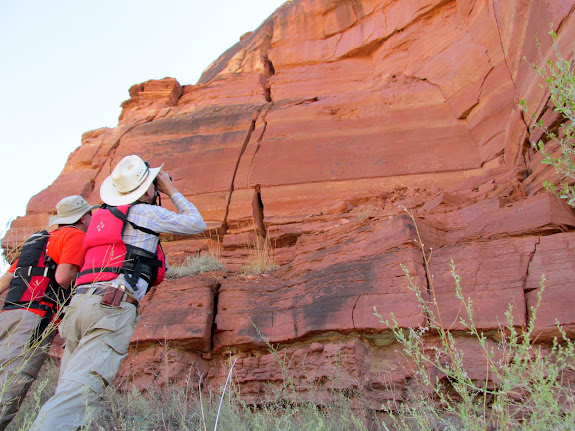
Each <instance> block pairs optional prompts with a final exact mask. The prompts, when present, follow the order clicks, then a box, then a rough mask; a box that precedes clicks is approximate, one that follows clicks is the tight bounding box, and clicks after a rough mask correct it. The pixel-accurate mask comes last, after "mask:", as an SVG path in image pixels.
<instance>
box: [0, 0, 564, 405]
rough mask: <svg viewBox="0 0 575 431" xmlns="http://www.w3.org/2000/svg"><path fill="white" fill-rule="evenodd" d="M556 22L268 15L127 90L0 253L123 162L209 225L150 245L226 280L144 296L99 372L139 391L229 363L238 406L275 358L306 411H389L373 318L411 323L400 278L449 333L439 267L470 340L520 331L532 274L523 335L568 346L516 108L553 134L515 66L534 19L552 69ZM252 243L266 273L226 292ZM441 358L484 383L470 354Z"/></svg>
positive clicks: (546, 219) (475, 10)
mask: <svg viewBox="0 0 575 431" xmlns="http://www.w3.org/2000/svg"><path fill="white" fill-rule="evenodd" d="M574 5H575V1H572V0H565V1H561V2H545V1H536V0H522V1H512V2H509V1H502V0H493V1H487V0H484V1H481V0H471V1H455V0H447V1H445V0H441V1H440V0H425V1H424V0H418V1H409V2H405V1H402V2H399V1H391V0H353V1H352V0H334V1H324V0H292V1H290V2H286V3H285V4H284V5H283V6H282V7H281V8H279V9H278V10H277V11H276V12H275V13H274V14H273V15H272V16H271V17H270V18H269V19H268V20H266V21H265V22H264V23H263V24H262V25H261V26H260V27H259V28H258V29H256V30H255V31H254V32H252V33H250V34H248V35H246V36H245V37H243V38H242V40H241V41H240V42H238V44H236V45H235V46H234V47H232V48H230V49H229V50H228V51H226V52H225V53H224V54H223V55H222V56H221V57H220V58H218V59H217V60H216V61H215V62H214V63H213V64H212V65H211V66H210V68H208V69H207V70H206V71H205V72H204V74H203V76H202V78H201V79H200V81H199V82H198V83H197V84H196V85H184V86H182V85H181V84H180V83H178V81H177V80H176V79H173V78H166V79H163V80H159V81H148V82H145V83H141V84H136V85H134V86H133V87H132V88H131V89H130V99H129V100H127V101H125V102H124V103H123V104H122V107H123V112H122V115H121V117H120V121H119V124H118V126H117V127H115V128H112V129H99V130H95V131H91V132H87V133H86V134H84V136H83V137H82V145H81V146H80V147H79V148H78V149H77V150H76V151H75V152H74V153H73V154H72V155H71V156H70V158H69V160H68V163H67V164H66V167H65V168H64V171H63V172H62V174H61V175H60V177H59V178H58V179H57V180H56V181H55V182H54V184H53V185H52V186H50V187H49V188H47V189H46V190H44V191H43V192H41V193H40V194H38V195H37V196H34V197H33V198H32V199H31V200H30V203H29V205H28V211H27V215H26V216H25V217H23V218H20V219H18V220H16V221H14V222H13V224H12V230H11V231H10V233H9V235H8V236H7V237H6V238H5V239H4V242H5V244H8V245H10V243H12V244H13V243H17V242H18V241H19V240H21V239H22V238H24V237H25V235H26V234H27V233H28V232H30V231H31V230H34V229H37V228H40V227H43V225H44V224H45V223H46V222H47V220H48V218H49V213H50V211H51V210H52V208H54V206H55V204H56V202H57V201H58V200H59V199H60V198H61V197H62V196H65V195H70V194H82V195H83V196H84V197H86V198H87V199H88V201H90V202H91V203H96V202H99V193H98V190H99V187H100V184H101V183H102V181H103V179H104V178H105V177H106V176H108V175H109V174H110V169H111V167H112V166H114V165H115V164H116V163H117V162H118V161H119V160H120V159H121V158H122V157H124V156H125V155H128V154H132V153H137V154H139V155H141V156H142V157H143V158H144V159H146V160H149V161H150V162H151V164H152V165H159V164H160V163H165V165H164V166H165V169H166V170H167V171H168V172H169V173H170V174H171V176H172V177H173V179H174V181H175V184H176V186H177V187H178V189H179V190H180V191H182V192H183V194H184V195H185V196H186V197H188V198H189V199H190V200H191V201H192V202H194V203H195V204H196V205H197V207H198V208H199V210H200V211H201V213H202V214H203V215H204V217H205V219H206V221H207V222H208V226H209V231H208V232H206V234H205V235H199V236H197V237H195V238H191V239H190V238H165V247H166V250H167V251H168V254H169V255H170V256H171V257H172V259H173V260H172V262H175V263H178V262H181V261H183V259H184V257H185V256H186V255H190V254H194V253H196V252H200V253H210V252H212V253H213V252H214V250H217V254H219V255H220V256H221V258H222V260H223V261H224V263H225V264H226V265H227V267H228V270H229V271H228V272H226V273H221V272H219V273H214V274H211V275H210V274H208V275H203V276H197V277H186V278H182V279H179V280H171V281H167V282H165V283H164V284H163V285H161V286H160V287H158V288H157V289H155V290H154V291H153V292H152V293H153V294H152V295H150V296H149V297H148V298H147V299H145V302H144V304H143V307H142V311H143V313H142V319H141V321H140V323H139V326H138V328H137V330H136V333H135V335H134V339H133V343H132V351H131V353H130V357H129V359H128V360H127V361H126V362H125V365H124V367H123V368H122V373H121V374H122V375H121V377H122V378H124V379H128V380H130V381H134V382H135V383H136V384H137V385H138V386H140V387H142V388H145V387H147V386H148V385H149V384H150V383H151V382H152V381H158V382H160V383H162V382H167V381H175V382H177V383H178V384H190V382H192V381H193V384H194V385H196V384H197V383H198V382H200V381H201V382H202V384H204V385H205V387H211V388H217V387H219V385H221V384H222V383H223V382H224V381H225V378H226V376H227V372H228V370H229V366H230V361H231V358H235V357H237V358H239V359H238V361H237V363H236V366H235V375H236V379H237V383H238V384H239V385H240V387H241V393H242V395H243V396H245V398H246V399H247V400H248V401H249V402H254V403H257V402H259V401H261V399H260V397H261V396H262V394H263V392H264V389H265V388H266V384H267V382H275V383H277V382H280V381H282V379H283V378H284V376H283V375H282V369H281V367H280V365H279V364H278V355H277V353H279V355H283V356H282V357H284V358H288V359H289V360H287V362H286V364H288V368H289V370H290V372H291V373H292V375H293V377H294V380H295V381H296V382H297V385H298V386H297V387H298V390H299V391H301V392H302V393H303V392H305V390H306V389H305V388H306V384H307V383H309V382H319V383H318V385H319V386H318V387H319V388H320V389H319V390H320V391H321V390H325V394H328V391H327V389H328V388H329V384H328V383H326V381H328V382H332V384H334V385H335V384H336V383H333V382H338V383H337V385H339V387H342V388H350V389H361V390H364V389H365V391H366V393H368V394H369V395H368V396H369V399H370V400H371V401H372V402H373V403H374V405H381V403H382V402H383V400H392V401H393V400H396V401H397V400H399V399H401V397H402V393H403V390H404V389H405V387H406V385H408V384H409V383H408V382H409V379H410V376H411V372H412V371H411V369H410V367H409V366H408V364H407V363H406V361H405V358H404V357H403V355H402V354H401V353H398V351H399V352H400V349H399V347H398V345H397V343H395V342H394V341H393V337H392V334H391V333H390V331H389V329H388V326H387V325H386V324H384V323H382V322H381V321H380V319H379V318H377V317H375V316H374V313H373V308H374V307H376V308H377V311H378V313H379V314H380V315H381V316H382V317H384V319H389V318H390V314H391V313H393V314H394V316H395V318H396V320H397V322H398V323H399V325H400V326H401V327H414V326H415V327H417V326H419V325H421V326H425V325H426V324H427V319H428V317H429V316H427V315H426V314H425V313H423V312H422V308H421V305H420V304H419V303H418V301H417V300H416V297H415V295H414V293H413V292H412V291H411V290H410V289H409V288H408V287H409V283H408V280H407V278H406V277H405V274H404V272H403V270H402V268H401V267H400V264H403V265H404V266H405V269H406V270H407V271H408V272H409V273H410V274H411V276H412V277H413V283H414V284H415V285H417V286H419V288H420V289H421V291H422V295H423V297H424V298H426V299H429V300H435V301H436V305H433V309H434V310H435V311H436V312H437V311H439V313H440V315H441V317H442V320H443V323H444V325H445V326H446V327H450V328H452V329H455V330H458V329H462V328H461V326H460V323H459V317H461V312H462V309H461V304H460V303H459V301H458V300H457V299H456V297H455V282H454V279H453V277H452V276H451V273H450V271H451V267H450V261H451V260H453V262H454V265H455V268H456V271H457V273H458V274H459V275H460V276H461V277H462V281H461V288H462V292H463V294H464V295H465V296H466V297H470V298H471V299H472V300H473V303H474V308H475V323H476V324H477V326H478V328H479V329H480V330H482V331H485V332H486V333H489V334H492V335H493V334H496V333H497V331H498V329H499V327H500V325H501V324H503V323H504V322H505V311H507V310H508V308H509V306H512V316H513V321H514V324H515V325H517V326H523V325H525V324H526V323H527V321H528V319H530V317H531V316H530V313H529V312H528V310H529V309H530V307H531V306H532V305H533V304H534V303H535V302H536V301H537V293H538V291H539V290H540V289H541V286H540V279H541V276H542V275H543V274H545V275H546V283H545V292H544V294H543V300H542V305H541V308H540V311H539V313H538V316H537V331H538V332H539V335H540V337H541V338H540V340H541V341H545V340H549V339H550V337H553V336H555V335H557V331H556V329H555V327H554V322H555V318H558V319H559V321H560V322H561V323H562V324H564V325H566V329H567V330H568V331H569V333H570V334H573V333H575V332H574V330H573V328H575V312H574V311H573V306H572V305H573V300H572V298H573V297H574V296H573V289H574V283H575V267H574V264H573V263H572V262H574V257H575V256H574V254H575V251H574V250H575V237H574V235H575V232H574V228H575V216H574V214H573V210H572V209H571V208H569V207H568V206H567V205H566V204H565V203H564V202H562V201H560V200H558V199H556V198H554V197H551V196H550V195H548V194H547V193H546V192H545V191H544V190H543V188H542V184H543V181H544V180H556V178H555V176H554V172H553V170H552V169H551V168H549V166H545V165H542V164H541V163H540V160H541V156H539V155H537V154H535V153H533V151H532V150H531V149H530V147H529V144H528V142H529V140H530V139H531V140H536V139H538V138H539V137H540V134H537V132H536V131H534V132H533V133H532V130H531V129H530V126H531V125H532V124H533V121H534V120H533V119H532V118H531V117H530V116H527V115H526V114H524V113H523V112H521V111H520V110H519V109H518V107H517V106H518V103H519V101H520V100H521V99H526V100H527V102H528V104H529V107H530V111H531V112H535V113H536V117H537V118H540V119H541V120H542V121H543V122H544V124H547V125H551V124H553V123H554V122H555V121H556V120H557V117H556V115H555V114H554V113H553V111H552V110H551V109H549V107H548V98H549V95H548V94H547V93H546V92H545V90H544V89H543V88H541V86H540V84H541V81H540V80H539V79H538V78H537V76H536V74H535V73H534V72H533V70H532V69H531V67H530V66H529V64H528V63H527V62H526V61H524V60H523V57H526V58H527V60H528V61H530V62H533V63H536V64H537V63H540V62H541V61H542V59H543V60H545V59H546V58H552V56H553V50H552V48H551V41H550V39H549V38H548V37H546V34H547V31H548V28H549V23H550V22H553V23H554V26H555V29H556V30H557V35H558V39H557V44H558V46H559V48H560V49H561V51H562V52H563V53H571V52H573V48H575V42H574V41H575V25H574V22H573V19H574V18H573V13H574V12H573V7H574ZM537 39H539V41H540V43H541V48H540V49H541V57H540V56H539V53H538V52H537V47H536V40H537ZM166 206H167V207H168V208H172V207H171V206H170V203H169V202H168V203H167V204H166ZM404 208H406V209H408V210H409V211H410V212H411V213H412V214H413V219H412V218H411V217H410V216H409V215H408V214H407V212H405V210H404ZM262 236H267V244H270V245H271V248H272V251H271V252H270V253H271V254H272V255H273V256H274V258H275V261H276V263H277V264H279V268H278V269H277V270H276V271H275V272H272V273H271V274H268V275H265V276H261V275H245V274H243V273H242V271H241V268H242V266H245V265H246V264H247V263H248V261H249V258H250V254H251V253H252V252H253V251H254V249H256V248H257V247H256V246H255V245H256V244H261V243H262V240H261V237H262ZM264 243H266V241H264ZM421 243H423V247H421ZM422 249H423V252H422ZM423 253H425V256H426V258H428V259H429V272H427V271H426V267H425V264H424V263H425V260H424V254H423ZM434 342H436V340H435V341H434V340H433V337H430V339H429V343H430V345H432V344H433V343H434ZM458 342H459V343H460V344H461V346H462V349H464V351H465V358H466V360H467V361H469V364H470V367H471V368H470V370H471V371H470V372H471V373H473V375H474V376H475V377H474V378H476V379H478V380H481V379H485V376H484V374H483V373H484V371H483V370H484V369H485V366H484V364H483V363H482V359H481V356H480V355H479V354H478V352H479V350H478V349H477V348H476V347H477V346H476V345H474V344H473V343H472V342H471V341H470V340H468V339H466V338H461V339H459V341H458ZM267 343H272V344H273V345H274V346H277V347H276V348H277V349H278V352H276V354H274V353H271V352H270V349H269V344H267ZM336 368H337V373H336ZM189 376H192V377H189ZM338 376H339V377H338ZM342 376H343V378H342ZM190 379H191V380H190ZM338 379H339V380H338ZM322 388H323V389H322ZM326 396H327V395H326Z"/></svg>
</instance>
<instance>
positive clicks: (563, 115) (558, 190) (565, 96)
mask: <svg viewBox="0 0 575 431" xmlns="http://www.w3.org/2000/svg"><path fill="white" fill-rule="evenodd" d="M549 34H550V35H551V37H552V38H553V49H554V52H555V57H556V59H555V60H548V61H547V62H545V63H544V65H543V66H538V65H534V64H532V65H531V67H532V68H533V69H534V70H535V71H536V72H537V74H539V76H541V77H542V78H543V79H544V80H545V83H546V84H545V86H546V89H547V91H549V98H550V102H551V104H552V105H553V109H554V111H555V112H557V113H558V114H559V119H560V125H559V127H558V128H557V130H555V128H553V129H550V128H547V127H546V126H545V125H544V124H543V121H542V120H537V118H536V117H535V115H534V116H533V120H534V124H533V126H532V127H533V128H538V129H541V131H542V132H543V138H542V139H539V141H537V142H532V143H531V145H532V146H533V148H534V149H535V150H536V151H538V152H540V153H541V154H542V155H543V159H542V161H541V162H542V163H544V164H547V165H551V166H553V167H555V170H556V172H557V174H558V175H559V177H560V181H562V183H561V184H559V185H556V184H554V183H553V182H551V181H545V182H544V187H545V188H546V189H547V190H548V191H550V192H552V193H554V194H555V195H556V196H558V197H560V198H561V199H565V200H567V203H568V204H569V205H571V206H575V187H574V186H573V182H574V181H575V160H573V155H574V154H575V70H574V66H575V65H574V64H573V62H572V61H570V60H566V59H565V58H564V57H563V56H562V55H561V53H560V52H559V49H558V48H557V44H556V39H557V34H556V33H555V32H554V31H553V27H551V30H550V32H549ZM542 86H543V85H542ZM520 105H521V106H522V107H523V109H524V110H525V111H526V112H528V106H527V103H526V101H525V100H522V101H521V103H520ZM556 148H558V149H559V151H556Z"/></svg>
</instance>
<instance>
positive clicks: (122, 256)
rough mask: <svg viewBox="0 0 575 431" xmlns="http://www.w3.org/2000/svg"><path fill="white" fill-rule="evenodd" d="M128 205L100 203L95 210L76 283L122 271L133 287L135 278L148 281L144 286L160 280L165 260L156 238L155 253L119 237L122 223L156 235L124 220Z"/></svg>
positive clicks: (106, 277)
mask: <svg viewBox="0 0 575 431" xmlns="http://www.w3.org/2000/svg"><path fill="white" fill-rule="evenodd" d="M131 207H132V205H122V206H119V207H106V206H104V207H102V208H101V209H100V210H98V211H96V213H95V214H94V216H93V217H92V221H91V222H90V226H89V227H88V231H87V232H86V238H85V239H84V253H85V255H84V266H83V267H82V269H81V270H80V272H79V274H78V279H77V280H76V285H77V286H78V285H80V284H89V283H94V282H99V281H110V280H113V279H115V278H116V277H118V275H120V274H124V276H125V278H126V281H127V282H128V283H129V284H130V285H131V286H132V288H134V287H135V285H136V282H137V281H138V278H142V279H144V280H145V281H146V282H148V287H150V286H155V285H158V284H160V283H161V282H162V281H163V279H164V274H165V271H166V260H165V256H164V253H163V250H162V247H161V246H160V244H159V242H158V247H157V249H156V253H150V252H148V251H147V250H144V249H141V248H139V247H135V246H131V245H129V244H126V243H125V242H124V240H123V239H122V232H123V230H124V225H125V224H126V222H127V223H130V224H131V225H132V226H133V227H134V228H135V229H139V230H143V231H145V232H146V233H149V234H152V235H156V236H157V235H159V234H157V233H155V232H152V231H150V230H149V229H145V228H142V227H140V226H137V225H135V224H133V223H131V222H128V221H127V217H128V213H129V211H130V208H131Z"/></svg>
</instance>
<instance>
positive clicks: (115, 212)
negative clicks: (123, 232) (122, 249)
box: [108, 207, 160, 236]
mask: <svg viewBox="0 0 575 431" xmlns="http://www.w3.org/2000/svg"><path fill="white" fill-rule="evenodd" d="M108 210H109V211H110V213H111V214H112V215H113V216H114V217H116V218H119V219H120V220H122V221H123V222H124V223H129V224H130V225H131V226H132V227H133V228H134V229H137V230H140V231H142V232H144V233H147V234H149V235H154V236H160V234H159V233H158V232H155V231H153V230H152V229H148V228H147V227H143V226H138V225H137V224H136V223H134V222H131V221H130V220H128V217H126V216H125V215H124V213H123V212H122V211H120V210H119V209H118V208H116V207H108Z"/></svg>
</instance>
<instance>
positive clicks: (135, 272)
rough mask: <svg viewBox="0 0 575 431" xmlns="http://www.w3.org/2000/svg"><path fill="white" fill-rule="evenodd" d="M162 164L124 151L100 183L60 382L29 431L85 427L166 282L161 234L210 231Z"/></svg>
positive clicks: (65, 325)
mask: <svg viewBox="0 0 575 431" xmlns="http://www.w3.org/2000/svg"><path fill="white" fill-rule="evenodd" d="M162 166H163V165H162ZM162 166H160V167H159V168H150V167H149V165H148V164H147V163H146V162H144V161H143V160H142V159H141V158H140V157H138V156H136V155H132V156H126V157H124V159H122V160H121V161H120V162H119V163H118V165H117V166H116V167H115V168H114V170H113V171H112V174H111V175H110V176H109V177H108V178H106V179H105V180H104V182H103V183H102V186H101V187H100V197H101V198H102V200H103V201H104V202H105V205H103V206H102V209H100V210H98V211H97V212H96V213H95V214H94V217H93V219H92V222H91V224H90V228H89V229H88V232H87V234H86V239H85V241H84V250H85V253H86V255H85V261H84V262H85V264H84V266H83V267H82V269H81V271H80V272H79V274H78V280H77V283H76V286H77V290H76V294H75V295H74V297H73V298H72V301H71V302H70V305H69V307H68V308H67V312H66V316H65V318H64V319H63V321H62V324H61V326H60V335H61V336H62V338H64V339H65V340H66V346H65V350H64V354H63V356H62V361H61V368H60V376H59V380H58V386H57V388H56V393H55V394H54V396H53V397H52V398H50V400H48V402H47V403H46V404H45V405H44V406H43V407H42V409H41V410H40V412H39V414H38V417H37V419H36V421H35V422H34V424H33V426H32V428H31V430H49V431H52V430H54V429H57V430H75V429H77V428H78V427H80V426H82V425H85V424H86V422H87V418H86V410H87V408H89V407H97V404H98V402H99V401H100V399H101V397H102V396H103V393H104V389H105V387H106V386H107V385H108V384H112V383H113V381H114V378H115V376H116V373H117V372H118V369H119V368H120V365H121V363H122V361H123V360H124V358H125V357H126V356H127V353H128V347H129V344H130V339H131V337H132V334H133V332H134V328H135V326H136V323H137V321H138V318H139V313H138V303H139V301H141V299H142V298H143V297H144V295H145V294H146V292H147V291H148V289H149V288H150V287H151V286H152V285H154V284H157V283H158V282H159V281H161V278H162V270H163V269H165V260H164V258H163V253H162V251H161V248H160V247H159V246H158V243H159V241H158V235H159V233H161V232H164V233H171V234H176V235H191V234H196V233H200V232H202V231H203V230H205V228H206V224H205V222H204V220H203V219H202V216H201V215H200V213H199V212H198V210H197V209H196V207H195V206H194V205H193V204H192V203H190V202H188V200H187V199H186V198H185V197H184V196H183V195H182V194H181V193H179V192H178V190H177V189H176V187H175V186H174V184H173V183H172V181H171V179H170V177H169V175H168V174H167V173H165V172H162V171H161V169H162ZM155 180H157V181H155ZM156 183H157V186H156ZM158 191H159V192H162V193H165V194H167V195H168V196H169V197H170V199H171V200H172V202H173V204H174V205H175V207H176V209H177V210H178V213H175V212H172V211H169V210H167V209H165V208H162V207H161V206H155V205H153V203H154V202H155V200H156V196H157V192H158Z"/></svg>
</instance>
